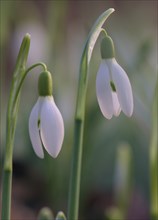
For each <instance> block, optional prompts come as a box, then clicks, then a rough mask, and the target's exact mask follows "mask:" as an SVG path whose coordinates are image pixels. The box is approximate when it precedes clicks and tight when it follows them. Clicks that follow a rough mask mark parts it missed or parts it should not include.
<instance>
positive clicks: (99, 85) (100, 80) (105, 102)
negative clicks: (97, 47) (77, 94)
mask: <svg viewBox="0 0 158 220" xmlns="http://www.w3.org/2000/svg"><path fill="white" fill-rule="evenodd" d="M96 94H97V99H98V103H99V107H100V109H101V112H102V114H103V115H104V117H106V118H107V119H111V118H112V115H113V102H112V91H111V87H110V75H109V69H108V66H107V65H106V62H105V60H103V61H102V63H101V64H100V67H99V70H98V73H97V78H96Z"/></svg>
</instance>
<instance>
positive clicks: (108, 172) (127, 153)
mask: <svg viewBox="0 0 158 220" xmlns="http://www.w3.org/2000/svg"><path fill="white" fill-rule="evenodd" d="M0 6H1V7H0V10H1V11H0V12H1V13H0V14H1V17H0V49H1V55H0V60H1V63H0V66H1V93H0V97H1V151H0V153H1V163H0V164H1V165H0V166H1V167H0V171H2V163H3V158H4V148H5V133H6V131H5V129H6V124H5V122H6V121H5V117H6V111H7V101H8V96H9V89H10V85H11V80H12V73H13V69H14V65H15V61H16V57H17V54H18V50H19V47H20V44H21V41H22V38H23V36H24V35H25V33H30V35H31V47H30V52H29V58H28V66H30V65H32V64H34V63H36V62H39V61H42V62H45V64H46V65H47V67H48V69H49V71H50V72H51V73H52V76H53V95H54V98H55V100H56V103H57V105H58V107H59V109H60V111H61V113H62V115H63V118H64V123H65V139H64V143H63V147H62V150H61V152H60V154H59V156H58V158H57V159H55V160H54V159H52V158H51V157H50V156H49V155H48V154H47V153H46V152H45V158H44V159H43V160H41V159H39V158H37V156H36V155H35V153H34V152H33V149H32V146H31V143H30V139H29V135H28V118H29V114H30V111H31V109H32V107H33V105H34V103H35V102H36V100H37V98H38V92H37V80H38V76H39V73H40V71H41V69H39V68H37V69H36V70H34V71H32V72H31V73H29V74H28V76H27V78H26V80H25V82H24V85H23V88H22V96H21V102H20V108H19V116H18V123H17V129H16V135H15V146H14V161H13V163H14V170H13V193H12V219H13V220H18V219H19V220H25V219H30V220H32V219H36V218H37V214H38V212H39V210H40V209H41V208H42V207H43V206H49V207H50V208H51V209H52V211H53V212H54V214H56V213H57V211H59V210H63V211H64V212H65V213H67V204H68V188H69V177H70V166H71V152H72V142H73V127H74V112H75V103H76V95H77V85H78V77H79V63H80V58H81V54H82V50H83V46H84V43H85V40H86V37H87V35H88V33H89V30H90V28H91V27H92V25H93V23H94V21H95V20H96V19H97V17H98V16H99V15H100V14H101V13H102V12H103V11H105V10H106V9H108V8H110V7H113V8H115V12H114V13H113V14H112V15H111V16H110V18H109V19H108V20H107V21H106V24H105V25H104V27H105V28H106V30H107V32H108V34H109V35H110V36H111V37H112V38H113V40H114V43H115V50H116V59H117V60H118V62H119V63H120V65H121V66H122V67H123V68H124V69H125V70H126V72H127V74H128V76H129V78H130V81H131V84H132V88H133V94H134V114H133V116H132V117H131V118H127V117H126V116H125V115H124V114H122V113H121V115H120V117H118V118H115V117H114V118H112V119H111V120H106V119H105V118H104V117H103V115H102V114H101V112H100V110H99V107H98V103H97V100H96V93H95V79H96V73H97V70H98V67H99V64H100V62H101V56H100V40H101V37H100V38H99V39H98V41H97V44H96V46H95V49H94V52H93V56H92V60H91V65H90V69H89V85H88V94H87V104H86V123H85V133H84V150H83V163H82V177H81V197H80V219H81V220H93V219H94V220H102V219H108V217H107V216H108V213H109V212H110V210H111V209H114V210H115V209H117V208H121V205H120V200H119V198H120V196H121V198H122V201H123V200H124V207H125V216H126V219H130V220H147V219H149V206H150V195H149V183H150V180H149V148H150V138H151V127H152V124H151V122H152V103H153V96H154V90H155V85H156V80H157V58H158V57H157V6H158V5H157V1H152V0H149V1H143V0H142V1H141V0H138V1H136V0H135V1H134V0H133V1H129V0H127V1H119V0H111V1H106V0H105V1H103V0H102V1H99V0H98V1H97V0H91V1H66V0H65V1H64V0H63V1H62V0H59V1H53V0H52V1H51V0H50V1H49V0H45V1H44V0H43V1H42V0H41V1H37V0H29V1H25V0H1V2H0ZM118 155H121V156H118ZM120 158H121V159H120ZM129 164H130V165H129ZM127 173H128V174H129V175H127ZM0 174H1V173H0ZM127 182H129V184H128V186H127ZM126 190H127V191H126ZM125 191H126V192H125ZM124 192H125V193H124ZM124 194H125V195H124ZM123 195H124V196H123ZM123 209H124V208H122V209H121V210H123ZM117 211H118V210H116V212H117ZM114 219H116V220H123V219H122V217H120V218H118V217H117V218H114Z"/></svg>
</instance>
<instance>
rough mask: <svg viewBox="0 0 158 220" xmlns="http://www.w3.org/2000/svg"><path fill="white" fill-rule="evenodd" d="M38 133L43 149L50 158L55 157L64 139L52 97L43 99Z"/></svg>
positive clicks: (59, 116)
mask: <svg viewBox="0 0 158 220" xmlns="http://www.w3.org/2000/svg"><path fill="white" fill-rule="evenodd" d="M40 131H41V139H42V142H43V145H44V147H45V149H46V150H47V151H48V153H49V154H50V155H51V156H52V157H54V158H55V157H57V156H58V154H59V152H60V150H61V147H62V143H63V139H64V123H63V118H62V116H61V114H60V111H59V109H58V108H57V106H56V104H55V102H54V99H53V97H52V96H47V97H45V98H44V103H43V106H42V109H41V124H40Z"/></svg>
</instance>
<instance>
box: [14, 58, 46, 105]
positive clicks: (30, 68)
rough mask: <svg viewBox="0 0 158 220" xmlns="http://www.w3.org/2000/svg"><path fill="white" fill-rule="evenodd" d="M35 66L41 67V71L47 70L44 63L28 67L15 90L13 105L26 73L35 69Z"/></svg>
mask: <svg viewBox="0 0 158 220" xmlns="http://www.w3.org/2000/svg"><path fill="white" fill-rule="evenodd" d="M37 66H42V67H43V69H44V71H46V70H47V67H46V65H45V64H44V63H42V62H40V63H36V64H34V65H32V66H30V67H29V68H28V69H27V70H26V71H25V72H24V74H23V77H22V79H21V81H20V83H19V86H18V88H17V91H16V94H15V98H14V101H13V103H16V101H17V98H18V94H19V92H20V89H21V86H22V84H23V81H24V79H25V77H26V76H27V73H29V72H30V71H31V70H32V69H34V68H35V67H37Z"/></svg>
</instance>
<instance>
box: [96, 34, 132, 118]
mask: <svg viewBox="0 0 158 220" xmlns="http://www.w3.org/2000/svg"><path fill="white" fill-rule="evenodd" d="M101 56H102V62H101V64H100V67H99V70H98V73H97V78H96V94H97V99H98V103H99V107H100V109H101V112H102V114H103V115H104V117H106V118H107V119H111V118H112V116H113V115H115V116H118V115H119V114H120V112H121V110H122V111H123V112H124V114H125V115H127V116H128V117H130V116H131V115H132V113H133V94H132V88H131V84H130V81H129V78H128V76H127V74H126V72H125V71H124V70H123V69H122V67H121V66H120V65H119V64H118V63H117V61H116V60H115V51H114V44H113V41H112V39H111V38H110V37H109V36H108V35H106V36H105V37H104V39H103V40H102V42H101Z"/></svg>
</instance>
